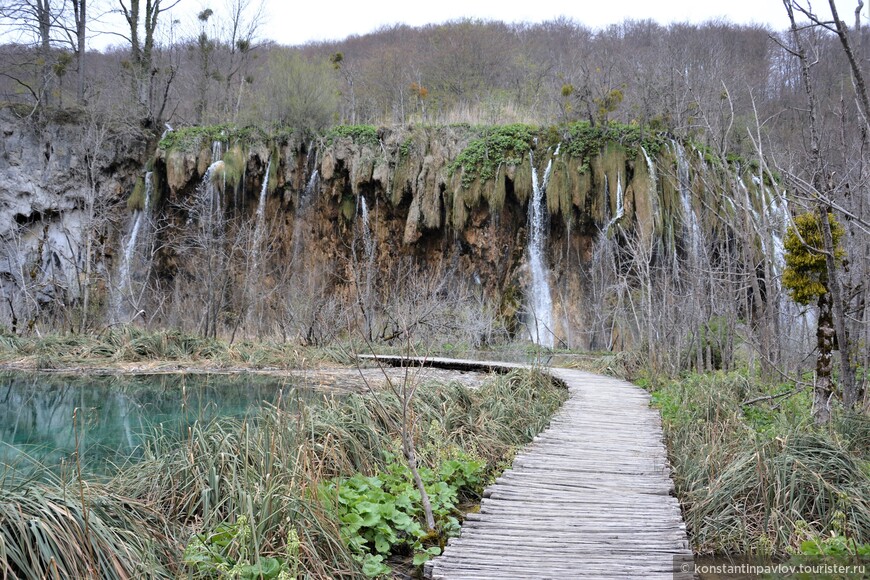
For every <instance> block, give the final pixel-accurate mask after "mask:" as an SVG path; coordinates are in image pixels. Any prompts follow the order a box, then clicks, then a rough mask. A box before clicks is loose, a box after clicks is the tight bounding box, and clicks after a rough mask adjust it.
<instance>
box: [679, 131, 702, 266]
mask: <svg viewBox="0 0 870 580" xmlns="http://www.w3.org/2000/svg"><path fill="white" fill-rule="evenodd" d="M674 149H675V150H676V154H677V183H678V186H679V189H680V205H681V207H682V210H683V235H684V236H685V238H687V239H688V242H689V243H688V254H689V259H690V260H694V259H695V258H697V257H698V255H699V254H700V243H701V227H700V225H699V224H698V218H697V216H695V210H694V209H692V184H691V180H690V176H689V162H688V161H687V160H686V150H685V149H683V146H682V145H680V144H679V143H677V142H674Z"/></svg>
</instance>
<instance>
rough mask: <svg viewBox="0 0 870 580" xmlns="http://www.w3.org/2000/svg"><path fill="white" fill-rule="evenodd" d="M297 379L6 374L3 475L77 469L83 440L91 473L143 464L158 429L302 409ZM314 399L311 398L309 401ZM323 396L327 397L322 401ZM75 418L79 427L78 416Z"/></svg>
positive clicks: (0, 432)
mask: <svg viewBox="0 0 870 580" xmlns="http://www.w3.org/2000/svg"><path fill="white" fill-rule="evenodd" d="M293 381H294V379H288V378H276V377H264V376H260V375H217V374H194V375H191V374H185V375H177V374H176V375H142V376H125V377H119V376H91V377H82V376H57V375H47V374H36V373H14V374H0V470H2V469H3V464H5V465H7V466H10V465H11V466H14V467H15V468H17V469H19V470H25V471H26V470H28V469H32V468H33V467H34V466H35V465H38V464H41V465H44V466H46V467H48V468H50V469H52V470H53V471H63V470H64V469H67V470H69V469H72V463H71V462H72V461H73V459H74V454H75V451H76V438H77V437H78V449H79V451H80V453H81V459H82V462H83V464H84V465H85V466H86V470H87V471H90V472H96V473H100V472H109V471H112V465H113V464H119V463H122V462H124V461H126V460H128V459H130V458H133V459H135V457H136V455H137V452H138V451H139V450H141V445H142V443H143V441H145V439H146V438H147V437H149V436H150V435H151V434H153V433H154V431H155V429H162V430H163V431H169V432H172V433H178V434H183V433H184V432H185V431H186V430H187V427H188V426H190V425H193V424H194V423H195V422H196V421H209V420H211V419H214V418H217V417H244V416H246V415H250V414H252V413H255V412H257V411H258V410H259V409H260V408H261V407H262V406H263V405H265V404H269V405H274V404H279V403H280V404H282V405H283V406H285V407H286V406H287V405H288V404H291V405H292V404H294V401H296V400H298V397H299V396H300V393H302V394H303V396H313V395H314V392H313V391H310V390H297V389H296V388H294V387H295V386H296V385H294V382H293ZM306 394H307V395H306ZM316 396H317V397H318V398H319V397H320V396H321V395H319V394H317V395H316ZM74 415H75V422H74V421H73V416H74Z"/></svg>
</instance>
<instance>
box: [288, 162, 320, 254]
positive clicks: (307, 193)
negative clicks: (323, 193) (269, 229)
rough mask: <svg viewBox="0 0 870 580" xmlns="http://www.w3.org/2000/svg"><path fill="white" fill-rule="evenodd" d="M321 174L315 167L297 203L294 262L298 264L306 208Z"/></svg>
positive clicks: (294, 228) (294, 224)
mask: <svg viewBox="0 0 870 580" xmlns="http://www.w3.org/2000/svg"><path fill="white" fill-rule="evenodd" d="M319 179H320V174H319V173H318V172H317V170H316V169H315V170H314V171H313V172H312V173H311V177H309V178H308V183H306V184H305V189H303V190H302V193H300V194H299V201H298V202H297V203H296V216H295V217H294V219H293V238H292V240H293V263H294V264H296V260H297V258H298V257H299V251H300V250H301V249H302V224H303V222H304V221H305V220H304V213H305V210H306V208H308V204H309V203H311V198H312V196H313V195H314V192H315V191H316V190H317V184H318V183H319Z"/></svg>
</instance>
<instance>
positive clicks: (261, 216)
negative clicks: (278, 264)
mask: <svg viewBox="0 0 870 580" xmlns="http://www.w3.org/2000/svg"><path fill="white" fill-rule="evenodd" d="M271 171H272V157H271V156H269V161H267V162H266V175H265V176H263V187H261V188H260V199H259V201H258V202H257V214H256V216H257V217H256V224H255V225H254V242H253V246H252V247H251V272H252V273H253V275H254V276H258V275H259V272H260V247H261V246H262V245H263V237H264V236H265V234H266V196H267V195H268V193H269V174H270V172H271Z"/></svg>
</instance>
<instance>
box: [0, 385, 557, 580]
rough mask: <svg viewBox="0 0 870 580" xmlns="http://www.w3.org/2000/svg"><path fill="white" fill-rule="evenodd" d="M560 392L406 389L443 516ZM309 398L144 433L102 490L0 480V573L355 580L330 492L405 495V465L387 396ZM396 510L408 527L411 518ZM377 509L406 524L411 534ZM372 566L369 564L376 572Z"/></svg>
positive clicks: (397, 413)
mask: <svg viewBox="0 0 870 580" xmlns="http://www.w3.org/2000/svg"><path fill="white" fill-rule="evenodd" d="M565 398H566V393H565V391H564V389H560V388H558V387H556V386H554V385H553V384H551V382H550V380H549V379H548V377H546V376H545V375H542V374H541V373H536V372H514V373H511V374H509V375H505V376H497V377H494V378H492V379H491V380H490V381H488V382H487V383H486V384H485V385H484V386H483V387H481V388H480V389H477V390H471V389H468V388H466V387H464V386H462V385H460V384H458V383H448V384H441V383H425V384H422V385H421V386H420V387H419V389H418V390H417V394H416V396H415V400H414V405H413V408H414V418H413V419H414V421H413V425H414V437H415V438H416V440H417V442H418V450H419V461H420V468H421V470H425V472H426V473H431V474H440V475H438V477H449V479H450V480H451V481H452V482H453V483H454V484H455V487H453V488H450V489H447V488H445V487H444V485H445V484H444V483H441V482H436V481H434V480H432V481H431V485H433V486H435V489H438V490H440V495H439V498H440V499H441V500H443V501H441V504H440V505H441V506H442V512H443V513H442V515H443V516H444V518H445V521H448V522H454V524H455V522H456V519H457V518H459V517H461V514H460V513H459V512H458V508H457V505H458V501H459V500H460V499H461V498H460V497H459V495H457V492H456V491H455V490H457V489H459V488H460V487H461V486H463V485H464V486H465V487H464V488H463V489H464V491H463V492H462V493H463V494H464V496H463V497H466V496H468V495H469V494H472V495H473V494H474V493H479V492H480V491H481V490H478V489H471V488H469V487H468V485H467V484H470V483H472V482H473V483H474V484H475V485H476V484H479V483H481V482H482V481H484V480H485V479H486V478H487V477H491V476H492V475H493V472H494V470H495V469H496V468H497V467H498V466H503V465H504V464H505V463H506V462H507V461H508V460H509V458H510V457H511V456H512V453H513V451H514V450H515V449H516V447H517V446H519V445H522V444H524V443H527V442H528V441H530V440H531V438H532V437H533V436H534V435H535V434H536V433H537V432H538V431H540V430H541V429H542V428H543V427H544V426H545V425H546V423H547V422H548V421H549V418H550V416H551V415H552V413H553V412H554V411H555V410H556V409H557V408H558V406H559V405H560V404H561V402H562V401H563V400H564V399H565ZM310 400H311V399H310V396H306V397H304V398H303V397H301V396H299V397H297V396H295V394H294V393H293V392H291V393H290V394H289V395H287V396H286V397H285V399H283V400H281V401H279V402H278V403H277V404H275V405H274V406H270V407H266V408H264V409H263V410H262V411H259V412H257V413H256V414H253V415H251V416H249V417H246V418H222V419H217V420H213V421H210V422H203V423H196V424H194V425H193V426H191V427H190V428H189V429H188V430H187V431H186V432H184V433H182V434H179V433H174V432H168V431H167V432H162V431H159V430H158V431H157V432H155V433H154V436H153V437H152V438H151V439H149V441H148V443H147V444H146V447H145V449H144V450H143V451H142V453H141V454H140V455H141V456H142V458H141V459H137V460H136V461H135V462H131V463H130V464H128V465H124V466H121V467H119V469H118V471H117V472H116V473H115V474H114V475H113V476H111V478H110V480H108V481H105V480H102V481H100V480H97V479H96V478H94V479H92V480H91V479H89V478H88V477H87V476H80V477H77V478H73V479H72V480H71V481H70V482H66V483H63V484H62V483H61V482H59V481H58V480H55V479H48V480H45V481H43V482H40V483H37V484H36V485H35V486H34V485H30V486H29V487H27V488H25V487H22V486H19V487H15V486H10V485H9V484H8V483H4V482H3V481H0V570H4V571H5V573H6V575H7V576H9V577H33V578H43V577H46V578H69V577H105V578H131V577H184V578H224V577H238V578H279V577H283V578H293V577H309V578H353V577H359V576H360V575H363V574H364V573H365V572H367V571H366V570H364V567H363V565H364V563H368V564H372V562H374V558H375V557H376V556H374V555H370V557H369V558H368V560H364V559H363V558H361V557H360V556H361V554H360V550H361V549H363V547H362V546H361V545H360V544H359V543H356V544H353V545H349V542H348V540H349V539H350V537H351V535H350V533H349V532H348V531H347V525H348V519H347V512H345V511H342V509H344V508H341V509H339V508H340V507H341V506H337V505H336V502H335V498H336V497H339V496H338V495H337V493H338V491H337V490H340V489H342V488H343V487H344V486H346V485H348V484H347V483H346V482H348V481H351V480H353V481H355V482H362V483H363V484H365V483H366V482H368V481H372V482H376V481H379V479H378V478H383V477H384V474H391V475H390V477H391V478H392V479H391V481H392V484H391V485H394V486H397V488H401V487H402V486H403V485H405V484H403V483H402V482H403V480H404V479H405V478H408V477H409V475H408V471H407V468H405V469H400V467H401V464H400V463H397V462H400V461H401V460H400V459H398V458H400V457H401V437H400V423H399V421H400V418H401V416H402V410H401V406H402V402H401V401H400V400H398V399H397V398H396V397H395V396H394V395H393V394H392V392H389V391H388V390H385V391H376V392H372V393H369V394H351V395H345V396H342V397H334V396H324V397H323V399H322V400H321V401H319V402H317V403H316V404H315V403H309V402H306V401H310ZM484 464H485V465H487V467H486V468H484V467H483V466H484ZM444 474H449V476H445V475H444ZM427 477H428V476H427ZM369 478H372V479H369ZM407 484H408V485H409V486H410V480H408V482H407ZM472 487H473V486H472ZM408 489H410V488H408ZM329 490H333V492H332V493H331V494H330V492H329ZM351 495H352V494H351ZM341 497H348V495H347V494H345V495H343V496H341ZM385 497H386V496H385ZM409 497H410V496H409ZM351 507H353V506H351ZM356 507H357V508H360V509H362V508H363V507H365V504H362V503H361V504H360V506H356ZM407 507H408V510H407V512H406V513H407V514H411V516H413V517H417V514H419V509H412V508H413V506H407ZM385 509H386V508H385ZM390 513H393V514H394V515H393V516H392V517H393V518H394V521H401V522H402V524H403V525H404V526H405V527H406V528H407V529H415V530H416V529H417V528H419V526H416V527H415V526H414V525H413V522H412V521H410V520H408V519H407V517H405V516H402V515H400V514H398V513H397V512H390ZM343 516H344V517H343ZM453 527H454V528H455V525H454V526H453ZM356 530H357V531H358V530H359V527H357V528H356ZM396 540H397V546H398V545H399V543H400V542H399V540H402V538H398V537H396ZM424 541H425V542H426V545H425V546H423V545H422V542H424ZM440 541H442V540H439V539H438V538H429V537H424V536H423V535H422V534H421V539H420V540H419V541H416V542H415V543H414V545H415V546H416V545H417V544H420V545H421V549H422V550H423V551H422V552H421V554H416V553H415V554H414V557H415V561H414V564H417V563H418V562H417V560H416V557H417V556H422V557H428V555H430V554H435V553H437V552H438V551H439V544H438V543H439V542H440ZM433 542H434V545H433ZM430 546H431V547H430ZM378 547H379V550H381V551H384V550H386V548H384V546H383V545H382V544H380V543H379V544H378ZM397 554H399V552H397ZM385 555H388V554H385ZM406 556H407V554H406ZM377 558H379V559H378V563H379V564H378V565H379V568H378V570H380V571H383V570H386V569H387V568H385V567H384V566H386V563H385V562H386V560H384V559H383V558H382V557H380V556H378V557H377ZM381 560H383V563H381ZM368 572H371V569H370V570H368ZM378 573H380V572H378Z"/></svg>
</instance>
